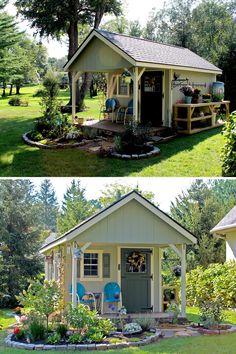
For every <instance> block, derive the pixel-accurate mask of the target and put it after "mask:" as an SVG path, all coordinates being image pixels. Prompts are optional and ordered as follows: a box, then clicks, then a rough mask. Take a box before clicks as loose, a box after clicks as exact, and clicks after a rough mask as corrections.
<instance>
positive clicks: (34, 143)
mask: <svg viewBox="0 0 236 354" xmlns="http://www.w3.org/2000/svg"><path fill="white" fill-rule="evenodd" d="M29 133H30V132H27V133H25V134H23V135H22V139H23V140H24V142H25V143H26V144H27V145H31V146H36V147H38V148H40V149H71V148H78V147H80V146H84V145H86V143H87V141H81V142H79V143H74V144H62V143H58V144H52V145H47V144H42V143H39V142H38V141H33V140H31V139H29V138H28V134H29Z"/></svg>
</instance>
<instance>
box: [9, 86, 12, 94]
mask: <svg viewBox="0 0 236 354" xmlns="http://www.w3.org/2000/svg"><path fill="white" fill-rule="evenodd" d="M12 90H13V84H11V86H10V91H9V96H11V95H12Z"/></svg>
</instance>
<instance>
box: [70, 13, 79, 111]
mask: <svg viewBox="0 0 236 354" xmlns="http://www.w3.org/2000/svg"><path fill="white" fill-rule="evenodd" d="M67 33H68V37H69V52H68V60H70V59H71V58H72V57H73V55H74V53H75V52H76V50H77V49H78V38H79V34H78V21H76V20H73V21H71V23H70V26H69V29H68V32H67ZM68 77H69V85H70V101H69V102H68V104H67V105H68V106H72V75H71V73H70V72H69V73H68ZM76 106H79V86H78V84H77V88H76Z"/></svg>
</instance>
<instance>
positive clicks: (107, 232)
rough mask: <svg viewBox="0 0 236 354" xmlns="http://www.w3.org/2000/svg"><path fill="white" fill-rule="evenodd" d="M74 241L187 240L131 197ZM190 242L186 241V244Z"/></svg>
mask: <svg viewBox="0 0 236 354" xmlns="http://www.w3.org/2000/svg"><path fill="white" fill-rule="evenodd" d="M77 240H78V242H81V243H85V242H95V243H106V244H112V243H113V244H114V243H116V244H123V245H125V244H132V243H134V244H136V245H137V244H140V245H155V244H157V245H158V244H161V245H163V244H164V245H166V244H169V243H174V244H181V243H186V242H188V241H187V239H186V238H185V237H183V236H182V235H181V234H180V233H179V232H177V231H176V230H175V229H173V228H172V227H171V226H169V225H168V224H167V223H165V222H164V221H162V220H161V219H160V218H158V217H157V216H155V215H154V214H153V213H152V212H150V211H149V210H148V209H146V208H145V207H144V206H142V205H141V204H139V203H138V202H137V201H135V200H132V201H130V202H129V203H127V204H126V205H124V206H123V207H122V208H120V209H118V210H117V211H115V212H114V213H112V214H111V215H109V216H108V217H106V218H105V219H103V220H102V221H100V222H98V223H96V225H94V226H92V227H91V228H89V229H88V230H87V231H85V232H83V233H82V234H81V235H79V237H78V239H77ZM190 243H191V242H190V241H189V244H190Z"/></svg>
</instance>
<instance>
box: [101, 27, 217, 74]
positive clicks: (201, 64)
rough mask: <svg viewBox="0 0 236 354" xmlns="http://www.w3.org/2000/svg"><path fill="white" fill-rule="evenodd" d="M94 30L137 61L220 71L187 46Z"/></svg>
mask: <svg viewBox="0 0 236 354" xmlns="http://www.w3.org/2000/svg"><path fill="white" fill-rule="evenodd" d="M96 31H97V32H98V33H100V34H101V35H102V36H103V37H105V38H106V39H107V40H109V41H110V42H111V43H112V44H114V45H116V46H117V47H118V48H119V49H121V50H122V51H124V52H125V53H126V54H128V55H129V56H130V57H131V58H132V59H134V60H135V61H137V62H145V63H154V64H164V65H174V66H184V67H191V68H195V69H204V70H210V71H220V72H221V70H220V69H219V68H217V67H216V66H215V65H213V64H211V63H209V62H208V61H207V60H205V59H203V58H201V57H200V56H199V55H197V54H195V53H193V52H192V51H191V50H189V49H187V48H183V47H177V46H174V45H167V44H163V43H157V42H154V41H150V40H146V39H141V38H136V37H130V36H126V35H123V34H117V33H111V32H107V31H103V30H96Z"/></svg>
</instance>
